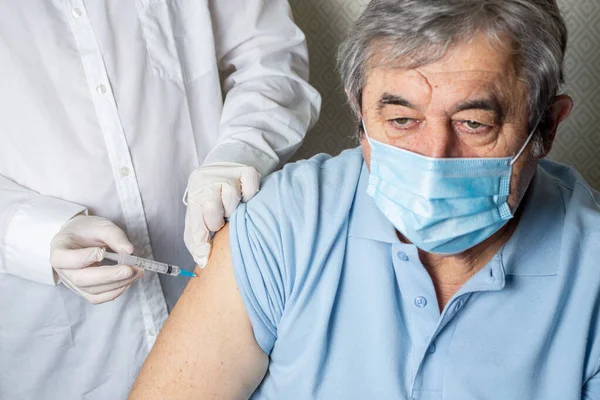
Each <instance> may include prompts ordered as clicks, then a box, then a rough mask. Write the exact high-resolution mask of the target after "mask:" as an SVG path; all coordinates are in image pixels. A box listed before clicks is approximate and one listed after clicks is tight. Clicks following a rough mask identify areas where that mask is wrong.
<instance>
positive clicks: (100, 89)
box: [96, 85, 106, 94]
mask: <svg viewBox="0 0 600 400" xmlns="http://www.w3.org/2000/svg"><path fill="white" fill-rule="evenodd" d="M96 91H97V92H98V94H105V93H106V86H104V85H98V87H96Z"/></svg>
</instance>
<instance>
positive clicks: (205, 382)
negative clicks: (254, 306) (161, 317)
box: [130, 226, 268, 400]
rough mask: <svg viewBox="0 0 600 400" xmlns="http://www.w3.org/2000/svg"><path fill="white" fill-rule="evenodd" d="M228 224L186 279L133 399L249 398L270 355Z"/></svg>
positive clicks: (133, 393) (258, 382) (142, 373)
mask: <svg viewBox="0 0 600 400" xmlns="http://www.w3.org/2000/svg"><path fill="white" fill-rule="evenodd" d="M230 254H231V253H230V244H229V227H228V226H226V227H225V228H223V229H222V230H221V231H220V232H219V233H217V235H216V236H215V238H214V242H213V250H212V255H211V258H210V260H209V263H208V266H207V268H205V269H203V270H198V269H196V273H197V275H198V277H196V278H193V279H191V280H190V282H189V283H188V285H187V287H186V289H185V291H184V293H183V295H182V296H181V298H180V300H179V302H178V303H177V305H176V306H175V308H174V309H173V312H172V313H171V315H170V317H169V319H168V320H167V322H166V323H165V326H164V327H163V329H162V331H161V333H160V335H159V336H158V338H157V341H156V344H155V345H154V348H153V349H152V351H151V353H150V355H149V357H148V359H147V360H146V362H145V363H144V366H143V367H142V369H141V371H140V374H139V376H138V378H137V381H136V383H135V385H134V387H133V390H132V392H131V394H130V399H143V400H148V399H163V398H169V399H188V398H190V399H191V398H194V399H197V398H201V399H205V398H218V399H247V398H248V397H250V395H251V394H252V393H253V392H254V390H255V389H256V388H257V387H258V385H259V384H260V382H261V380H262V378H263V376H264V374H265V373H266V371H267V367H268V357H267V355H266V354H265V353H264V352H263V351H262V350H261V348H260V347H259V346H258V344H257V343H256V341H255V339H254V335H253V330H252V326H251V323H250V319H249V317H248V313H247V311H246V309H245V306H244V303H243V301H242V297H241V296H240V293H239V290H238V287H237V284H236V280H235V276H234V271H233V266H232V262H231V255H230Z"/></svg>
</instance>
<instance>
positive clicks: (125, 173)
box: [121, 167, 129, 176]
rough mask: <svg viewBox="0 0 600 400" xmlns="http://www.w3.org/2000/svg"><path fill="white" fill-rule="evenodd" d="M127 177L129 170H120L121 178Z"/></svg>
mask: <svg viewBox="0 0 600 400" xmlns="http://www.w3.org/2000/svg"><path fill="white" fill-rule="evenodd" d="M127 175H129V168H127V167H123V168H121V176H127Z"/></svg>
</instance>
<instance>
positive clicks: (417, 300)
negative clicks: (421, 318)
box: [415, 296, 427, 308]
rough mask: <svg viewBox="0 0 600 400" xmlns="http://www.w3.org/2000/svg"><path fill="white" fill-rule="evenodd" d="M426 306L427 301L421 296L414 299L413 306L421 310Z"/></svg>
mask: <svg viewBox="0 0 600 400" xmlns="http://www.w3.org/2000/svg"><path fill="white" fill-rule="evenodd" d="M426 305H427V299H426V298H425V297H423V296H417V297H415V306H417V307H419V308H423V307H425V306H426Z"/></svg>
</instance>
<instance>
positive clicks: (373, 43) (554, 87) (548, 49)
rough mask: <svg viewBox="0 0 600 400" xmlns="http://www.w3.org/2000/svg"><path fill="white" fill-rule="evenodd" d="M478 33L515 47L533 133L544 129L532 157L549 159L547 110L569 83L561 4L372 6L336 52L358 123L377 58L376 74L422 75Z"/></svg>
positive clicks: (415, 0)
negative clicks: (420, 70)
mask: <svg viewBox="0 0 600 400" xmlns="http://www.w3.org/2000/svg"><path fill="white" fill-rule="evenodd" d="M479 32H484V33H486V34H487V35H488V37H489V38H490V40H493V41H494V42H496V43H498V44H499V45H502V44H503V41H502V38H503V37H506V36H508V37H510V38H511V39H512V41H513V43H512V44H511V45H512V46H513V48H511V49H509V50H510V51H512V52H514V54H515V55H516V56H517V58H516V60H517V63H518V64H517V65H518V67H519V74H520V79H523V80H524V81H525V82H526V84H527V86H528V90H529V94H528V99H527V101H528V107H529V115H530V117H529V129H534V128H535V126H536V123H537V122H538V121H539V124H538V125H537V133H536V135H535V139H534V140H535V142H534V143H535V146H534V153H538V154H540V153H543V149H544V147H545V146H546V145H547V143H548V142H547V141H548V139H549V136H550V133H551V132H550V128H551V127H550V126H549V124H550V123H551V121H548V118H547V117H548V111H549V110H548V108H549V106H550V104H551V103H552V100H553V99H554V97H555V96H556V95H557V93H558V91H559V90H560V88H561V85H562V84H563V83H564V74H563V59H564V54H565V50H566V46H567V28H566V25H565V22H564V20H563V18H562V16H561V14H560V10H559V8H558V5H557V4H556V0H372V1H371V2H370V3H369V5H368V6H367V8H366V10H365V11H364V12H363V14H362V15H361V16H360V17H359V18H358V20H357V21H356V23H355V24H354V26H353V27H352V29H351V31H350V33H349V34H348V37H347V38H346V40H345V41H344V42H343V43H342V45H341V46H340V49H339V52H338V66H339V70H340V74H341V78H342V83H343V85H344V88H345V89H346V92H347V93H348V100H349V102H350V106H351V107H352V111H353V112H354V114H355V116H357V117H358V115H360V109H361V97H362V90H363V87H364V84H365V79H366V74H367V71H368V68H370V67H371V66H372V63H373V61H374V58H375V57H377V61H378V66H381V65H389V66H390V67H394V68H409V69H411V68H417V67H419V66H423V65H427V64H430V63H433V62H435V61H437V60H440V59H441V58H443V57H444V55H445V54H446V53H447V52H448V50H449V49H450V48H451V47H452V46H453V45H455V44H457V43H460V42H463V41H466V40H469V39H470V38H472V37H473V36H474V35H475V34H477V33H479ZM360 134H361V128H360V125H359V135H360Z"/></svg>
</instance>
